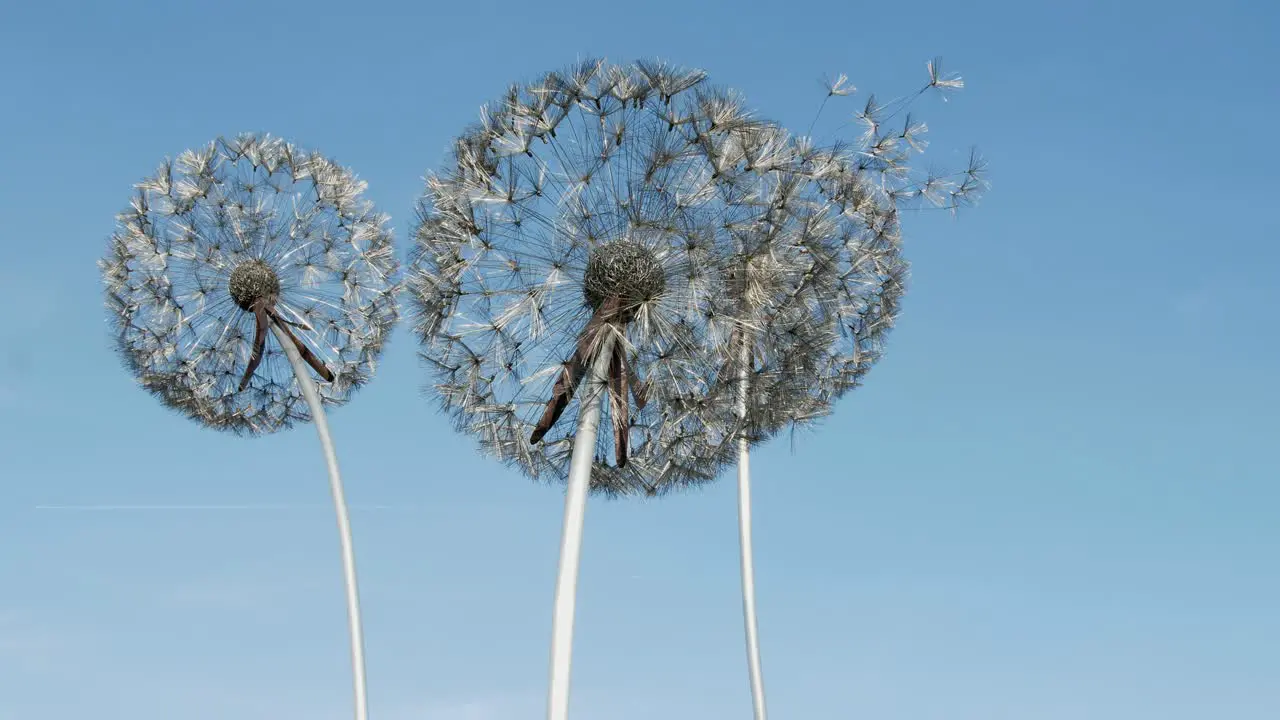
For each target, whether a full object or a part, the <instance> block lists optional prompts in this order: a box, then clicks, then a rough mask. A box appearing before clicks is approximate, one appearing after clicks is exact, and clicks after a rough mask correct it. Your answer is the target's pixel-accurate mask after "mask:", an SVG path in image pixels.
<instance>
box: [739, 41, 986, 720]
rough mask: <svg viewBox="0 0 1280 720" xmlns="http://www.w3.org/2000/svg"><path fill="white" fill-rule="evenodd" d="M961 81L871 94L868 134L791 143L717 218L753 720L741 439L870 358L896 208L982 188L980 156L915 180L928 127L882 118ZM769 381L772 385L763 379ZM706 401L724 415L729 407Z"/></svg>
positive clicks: (896, 271)
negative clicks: (730, 247)
mask: <svg viewBox="0 0 1280 720" xmlns="http://www.w3.org/2000/svg"><path fill="white" fill-rule="evenodd" d="M845 82H846V79H845V77H844V76H840V77H839V78H837V79H836V80H835V81H834V82H833V83H832V84H831V85H830V86H829V91H828V95H827V97H828V99H829V98H830V97H833V96H836V95H846V94H849V93H850V92H852V88H849V87H847V86H846V85H845ZM961 86H962V82H961V80H960V78H959V77H956V76H950V75H944V74H943V72H942V67H941V62H940V61H939V60H934V61H933V62H931V63H930V64H929V83H928V85H926V86H925V87H924V88H923V89H921V90H920V91H919V92H917V93H916V94H915V95H914V96H912V97H909V98H905V99H903V100H900V101H897V102H895V103H892V104H889V105H885V106H882V105H879V104H877V103H876V101H875V99H874V97H873V98H872V99H870V100H869V101H868V103H867V105H866V107H865V109H864V110H863V111H862V112H860V113H858V118H859V119H860V120H862V121H863V122H864V123H865V124H866V125H867V132H866V133H864V134H863V136H862V137H861V138H860V139H859V141H858V142H857V143H853V144H848V145H847V144H843V143H836V144H833V145H830V146H827V147H818V146H816V145H814V144H813V143H812V142H811V141H810V140H808V139H806V138H800V139H797V140H794V141H791V142H789V143H788V144H787V146H786V150H785V151H780V152H779V153H777V154H776V155H775V156H774V158H773V161H772V162H771V163H770V164H769V165H768V166H767V167H758V168H757V169H756V172H757V174H758V177H757V178H756V181H755V182H753V183H752V184H751V187H752V188H754V190H755V195H754V197H753V198H751V200H750V202H742V203H739V204H740V205H742V206H743V207H750V208H757V209H758V212H756V213H755V214H754V215H750V214H748V215H745V216H743V217H740V218H739V220H740V222H739V223H736V224H735V225H734V226H733V227H732V228H729V226H726V228H729V229H730V230H731V231H732V232H734V233H735V234H737V235H739V236H740V237H741V238H742V241H741V242H740V243H739V245H740V247H739V253H738V256H737V265H736V267H735V268H734V269H733V271H732V272H731V273H730V277H731V279H732V280H733V281H732V282H730V283H729V284H728V286H727V289H728V292H727V293H726V294H725V295H724V297H723V302H724V307H723V309H722V310H721V312H719V313H717V318H718V323H720V324H722V325H724V326H725V329H723V330H721V332H722V333H723V334H726V335H727V336H728V337H729V341H728V343H727V344H728V346H729V347H730V348H732V351H731V352H730V360H729V363H727V364H726V366H725V367H724V369H723V370H722V376H723V377H724V378H726V382H723V383H719V384H718V385H717V387H718V388H721V389H722V390H723V389H724V388H726V387H729V386H730V385H736V387H735V388H734V393H735V395H736V402H735V403H734V404H733V405H732V412H733V413H734V414H735V415H736V416H737V417H738V418H739V419H740V420H741V432H740V434H739V437H738V438H737V445H738V518H739V547H740V554H741V570H742V595H743V598H742V599H743V615H744V625H745V631H746V646H747V659H748V670H749V677H750V683H751V694H752V702H753V706H754V712H755V718H756V720H764V718H765V717H766V705H765V693H764V681H763V673H762V670H761V661H760V644H759V637H758V631H757V621H756V611H755V571H754V560H753V554H752V542H751V486H750V483H751V480H750V477H751V476H750V465H749V459H750V456H749V447H750V445H751V444H754V443H759V442H762V441H764V440H766V439H767V438H768V437H769V436H771V435H773V434H774V433H776V432H777V431H779V430H780V429H782V428H783V427H786V426H788V425H792V426H794V425H796V424H800V423H807V422H810V421H812V420H814V419H816V418H818V417H821V416H823V415H825V414H827V413H828V412H829V411H830V409H831V405H832V403H834V402H835V401H836V400H837V399H838V398H839V397H841V396H842V395H844V394H845V393H846V392H848V391H850V390H852V389H853V388H855V387H857V386H858V385H859V384H860V382H861V380H862V378H863V376H864V375H865V374H866V373H867V371H868V370H870V368H871V366H872V365H873V364H874V363H875V362H876V361H877V360H878V359H879V358H880V355H881V352H882V349H883V343H884V339H885V334H886V333H887V332H888V331H889V330H890V329H891V328H892V326H893V323H894V320H895V318H896V316H897V314H898V310H899V302H900V299H901V297H902V294H903V292H904V290H905V280H906V276H907V270H908V265H907V262H906V261H905V260H904V259H903V257H902V254H901V248H902V241H901V234H900V227H899V222H898V220H899V210H900V208H902V207H903V206H905V205H908V204H911V203H914V202H915V201H918V200H924V201H927V202H929V203H932V204H933V205H934V206H937V207H945V208H948V209H951V210H955V209H957V208H959V207H961V206H962V205H966V204H968V203H970V202H972V201H973V200H974V199H975V198H976V196H977V195H978V194H979V192H980V191H981V190H982V189H983V188H984V187H985V181H984V180H983V179H982V171H983V170H984V165H983V163H982V161H981V160H980V158H979V157H978V156H977V154H976V153H971V155H970V162H969V165H968V167H967V168H966V169H965V170H963V171H961V172H958V173H954V174H945V173H941V174H940V173H931V174H928V175H926V176H923V177H919V176H916V175H913V173H912V172H911V171H910V168H909V166H908V161H909V158H910V155H911V153H912V152H920V151H923V149H924V147H925V143H924V141H923V139H922V138H921V135H923V133H924V132H925V130H926V128H925V125H924V124H923V123H919V122H916V121H914V120H913V119H912V118H911V116H910V115H907V116H906V118H905V121H904V123H903V124H902V125H900V126H897V125H895V126H893V127H890V126H889V125H888V121H889V120H890V119H892V117H893V116H895V115H896V114H898V113H899V112H901V111H902V110H904V109H905V108H906V107H907V106H908V105H909V103H910V101H911V100H912V99H914V97H918V96H919V95H920V94H922V93H923V92H925V91H927V90H930V89H937V90H939V91H945V90H953V89H959V88H960V87H961ZM823 104H824V105H825V100H824V103H823ZM820 112H821V110H819V113H820ZM815 120H816V118H815ZM810 129H812V124H811V125H810ZM780 260H781V262H780ZM780 269H781V270H784V271H781V272H780ZM766 378H772V380H771V381H769V382H767V383H766V382H763V381H764V379H766ZM734 379H736V380H737V382H736V384H735V383H733V380H734ZM715 407H717V408H719V409H720V411H722V412H723V411H726V409H727V408H729V407H730V406H729V404H728V403H727V402H720V403H717V404H715Z"/></svg>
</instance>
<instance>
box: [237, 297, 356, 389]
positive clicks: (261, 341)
mask: <svg viewBox="0 0 1280 720" xmlns="http://www.w3.org/2000/svg"><path fill="white" fill-rule="evenodd" d="M267 303H268V301H267V300H266V299H265V298H264V299H261V300H255V301H254V303H253V319H254V331H253V352H251V353H250V354H249V364H248V366H247V367H245V369H244V377H242V378H240V389H239V391H240V392H243V391H244V389H245V388H247V387H249V381H250V380H252V379H253V373H254V372H256V371H257V369H258V366H259V365H260V364H262V356H263V351H264V350H265V349H266V346H267V330H268V329H269V327H270V324H271V322H273V321H274V322H275V324H276V327H278V328H280V329H281V330H282V331H284V334H285V336H286V337H288V338H289V342H292V343H293V344H294V346H295V347H297V348H298V354H299V355H301V356H302V359H303V360H305V361H307V364H308V365H310V366H311V367H312V369H313V370H315V371H316V374H318V375H319V376H320V377H322V378H324V381H325V382H333V379H334V375H333V371H332V370H330V369H329V368H327V367H325V364H324V363H323V362H321V361H320V358H318V357H316V354H315V353H313V352H311V348H309V347H307V345H306V343H304V342H302V341H301V340H299V339H298V336H297V335H294V334H293V332H292V331H291V330H289V326H290V325H295V326H296V325H297V323H294V322H290V321H288V320H286V319H284V318H283V317H281V316H280V313H279V312H277V311H276V309H275V308H274V307H272V306H271V305H269V304H267Z"/></svg>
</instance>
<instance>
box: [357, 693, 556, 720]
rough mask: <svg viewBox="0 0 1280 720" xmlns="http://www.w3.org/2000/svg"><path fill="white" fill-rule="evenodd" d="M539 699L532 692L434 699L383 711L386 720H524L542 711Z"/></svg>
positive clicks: (539, 697) (404, 704)
mask: <svg viewBox="0 0 1280 720" xmlns="http://www.w3.org/2000/svg"><path fill="white" fill-rule="evenodd" d="M541 701H542V698H541V696H540V695H536V694H533V693H528V694H504V693H500V692H494V693H493V694H492V695H489V696H487V697H477V698H437V699H430V700H425V701H421V702H413V703H402V704H400V705H399V706H395V707H392V708H391V709H390V710H389V711H387V712H384V713H383V714H382V716H383V717H384V718H387V719H388V720H428V719H430V720H526V719H527V718H531V717H537V716H538V715H539V714H540V713H541V712H543V708H542V704H541Z"/></svg>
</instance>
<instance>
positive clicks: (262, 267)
mask: <svg viewBox="0 0 1280 720" xmlns="http://www.w3.org/2000/svg"><path fill="white" fill-rule="evenodd" d="M227 291H228V292H230V293H231V299H232V300H234V301H235V303H236V305H239V306H240V309H241V310H252V309H253V303H254V302H255V301H257V300H266V301H267V304H268V305H273V304H275V300H276V298H278V297H279V296H280V276H279V275H277V274H276V271H275V270H273V269H272V268H271V266H270V265H268V264H267V263H266V262H265V261H263V260H249V261H247V262H242V263H240V264H239V265H237V266H236V268H235V269H234V270H232V271H231V278H230V280H229V281H228V282H227Z"/></svg>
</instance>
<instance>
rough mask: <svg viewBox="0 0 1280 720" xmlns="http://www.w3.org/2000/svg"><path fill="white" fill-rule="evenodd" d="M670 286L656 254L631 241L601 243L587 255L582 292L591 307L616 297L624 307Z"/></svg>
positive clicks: (637, 302)
mask: <svg viewBox="0 0 1280 720" xmlns="http://www.w3.org/2000/svg"><path fill="white" fill-rule="evenodd" d="M666 289H667V278H666V275H665V273H664V272H663V269H662V263H661V262H659V261H658V257H657V255H655V254H654V253H653V251H652V250H650V249H649V248H647V247H645V246H644V245H642V244H640V243H638V242H635V241H632V240H615V241H613V242H610V243H606V244H604V245H598V246H596V247H594V248H592V250H591V254H590V255H589V256H588V257H587V271H586V275H585V277H584V278H583V281H582V294H583V295H584V296H585V298H586V301H587V305H588V306H590V307H591V309H592V310H598V309H599V308H600V306H601V305H603V304H604V301H605V300H606V299H608V298H610V297H616V298H618V299H619V300H621V301H622V305H623V307H626V308H634V307H635V306H637V305H640V304H643V303H646V302H651V301H653V300H655V299H657V298H658V296H659V295H661V294H662V292H663V291H664V290H666Z"/></svg>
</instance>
